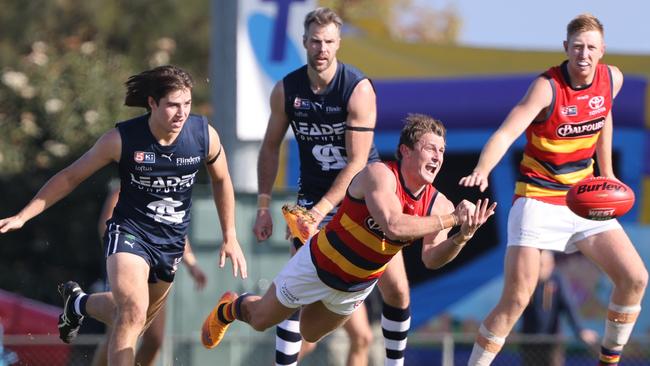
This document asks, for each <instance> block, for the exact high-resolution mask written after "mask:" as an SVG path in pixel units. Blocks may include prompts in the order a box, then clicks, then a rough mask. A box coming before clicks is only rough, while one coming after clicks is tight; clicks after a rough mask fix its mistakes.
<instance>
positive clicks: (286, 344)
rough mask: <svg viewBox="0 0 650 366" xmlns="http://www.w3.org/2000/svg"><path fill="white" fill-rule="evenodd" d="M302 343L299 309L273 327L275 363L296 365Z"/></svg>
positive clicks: (284, 365)
mask: <svg viewBox="0 0 650 366" xmlns="http://www.w3.org/2000/svg"><path fill="white" fill-rule="evenodd" d="M301 345H302V336H301V335H300V310H298V311H296V312H295V313H293V315H291V316H290V317H289V318H288V319H286V320H284V321H283V322H281V323H280V324H278V325H277V326H276V327H275V365H276V366H296V365H297V364H298V354H299V353H300V346H301Z"/></svg>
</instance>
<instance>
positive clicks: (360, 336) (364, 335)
mask: <svg viewBox="0 0 650 366" xmlns="http://www.w3.org/2000/svg"><path fill="white" fill-rule="evenodd" d="M372 339H373V336H372V331H371V330H370V329H368V330H367V331H364V332H360V333H357V334H355V335H354V336H350V349H356V350H366V349H368V348H369V347H370V345H371V344H372Z"/></svg>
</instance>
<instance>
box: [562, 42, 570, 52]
mask: <svg viewBox="0 0 650 366" xmlns="http://www.w3.org/2000/svg"><path fill="white" fill-rule="evenodd" d="M562 45H563V47H564V52H569V42H567V41H564V42H562Z"/></svg>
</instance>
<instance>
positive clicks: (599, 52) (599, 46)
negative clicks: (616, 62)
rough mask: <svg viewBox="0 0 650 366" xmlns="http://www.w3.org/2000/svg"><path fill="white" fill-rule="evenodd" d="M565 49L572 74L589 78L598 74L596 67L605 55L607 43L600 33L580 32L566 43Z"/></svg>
mask: <svg viewBox="0 0 650 366" xmlns="http://www.w3.org/2000/svg"><path fill="white" fill-rule="evenodd" d="M564 49H565V51H566V54H567V56H568V58H569V69H570V71H571V72H572V74H574V75H578V76H581V77H589V76H592V75H593V74H594V73H595V72H596V66H598V62H599V61H600V59H601V58H602V57H603V55H604V54H605V43H604V41H603V35H602V34H601V33H600V32H599V31H587V32H578V33H574V34H573V35H571V37H569V40H568V41H565V42H564Z"/></svg>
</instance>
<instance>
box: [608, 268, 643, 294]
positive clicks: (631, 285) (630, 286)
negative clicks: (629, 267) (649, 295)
mask: <svg viewBox="0 0 650 366" xmlns="http://www.w3.org/2000/svg"><path fill="white" fill-rule="evenodd" d="M614 283H615V284H616V287H618V288H620V289H621V290H623V291H625V292H628V293H637V294H641V293H643V292H644V290H645V288H646V287H647V286H648V271H647V270H646V269H645V268H642V269H641V270H634V271H627V272H626V273H625V275H624V276H622V278H620V279H619V280H618V281H617V280H616V279H614Z"/></svg>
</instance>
